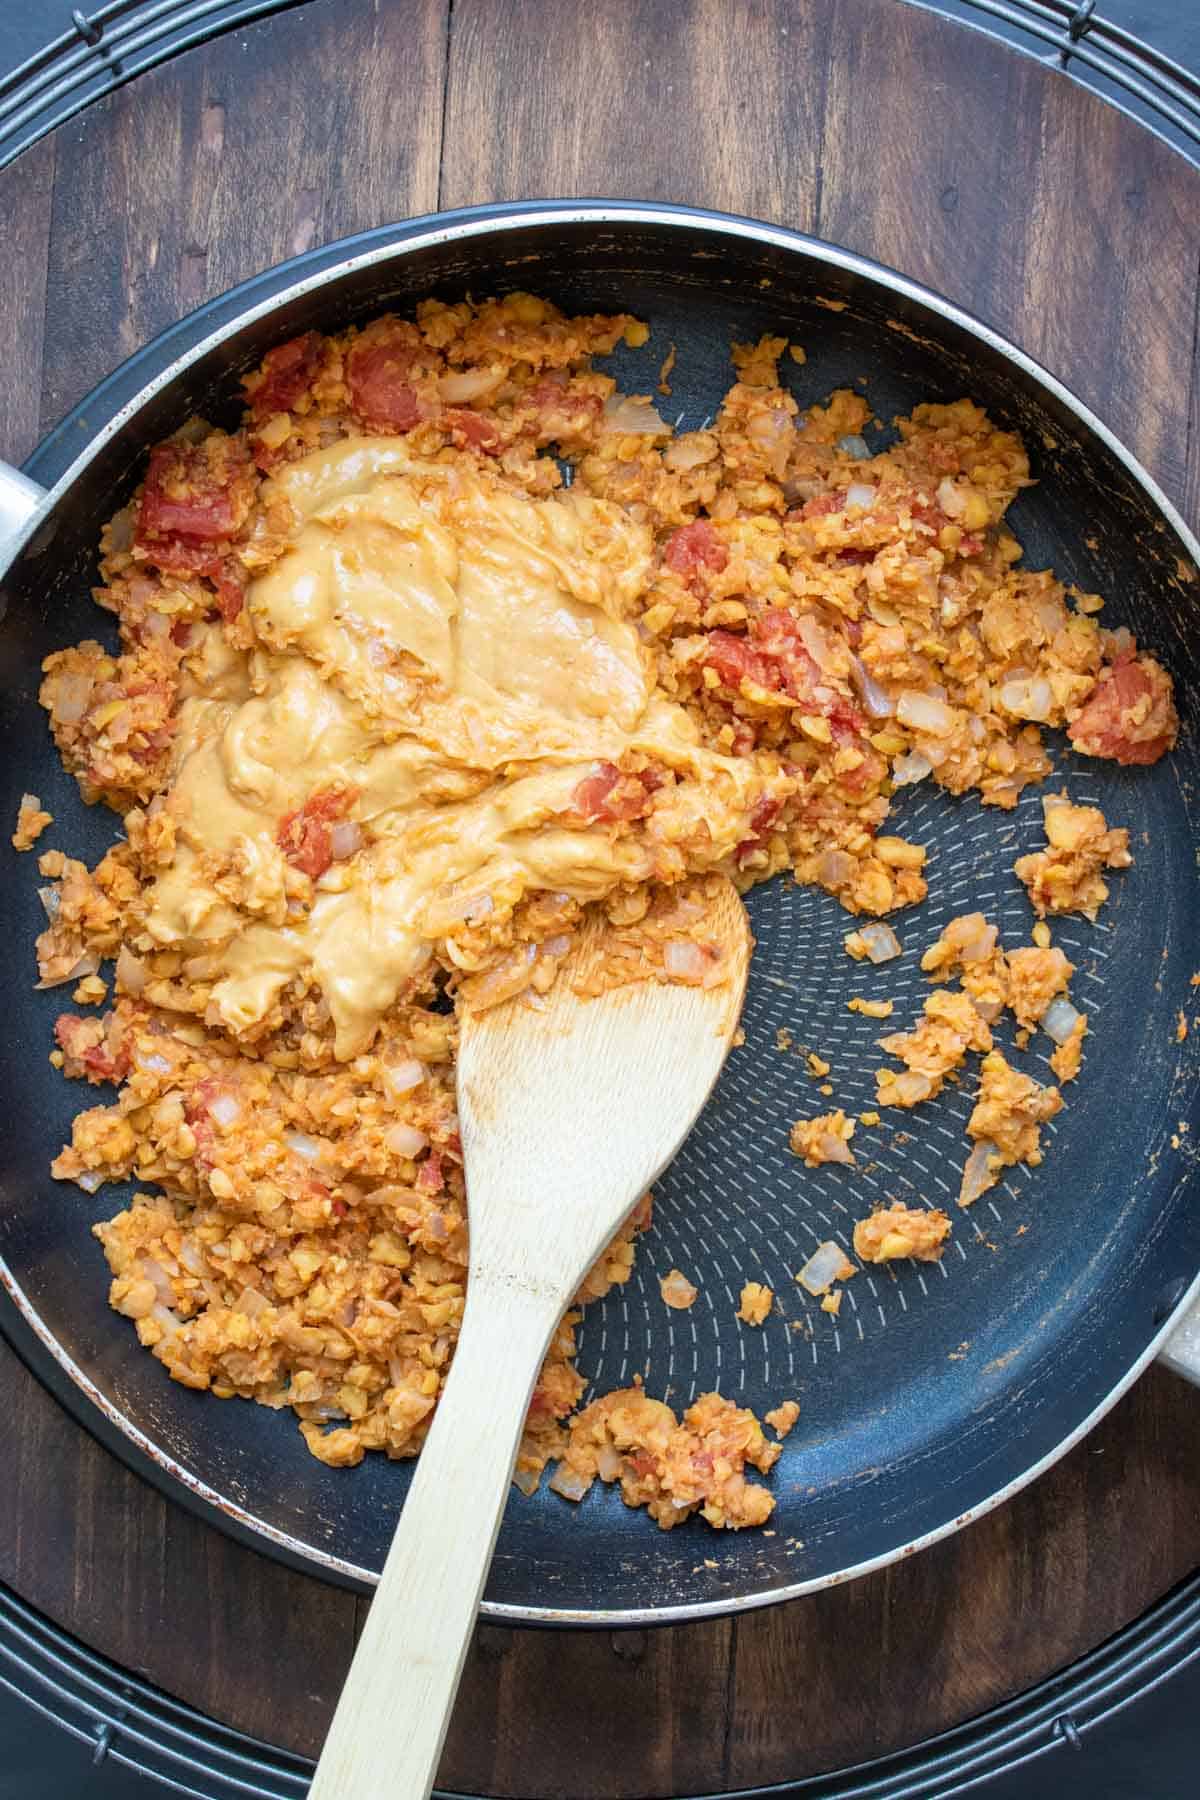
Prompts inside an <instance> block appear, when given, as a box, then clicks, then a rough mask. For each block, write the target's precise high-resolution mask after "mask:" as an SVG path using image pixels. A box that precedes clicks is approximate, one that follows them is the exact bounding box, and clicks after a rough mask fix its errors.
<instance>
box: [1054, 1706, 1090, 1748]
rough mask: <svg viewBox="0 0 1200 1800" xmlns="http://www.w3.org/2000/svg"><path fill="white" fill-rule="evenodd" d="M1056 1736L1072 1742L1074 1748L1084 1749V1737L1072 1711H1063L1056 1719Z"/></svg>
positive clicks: (1066, 1741)
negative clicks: (1071, 1713) (1080, 1733)
mask: <svg viewBox="0 0 1200 1800" xmlns="http://www.w3.org/2000/svg"><path fill="white" fill-rule="evenodd" d="M1054 1736H1055V1737H1058V1738H1062V1739H1063V1741H1064V1743H1067V1744H1070V1746H1071V1748H1072V1750H1082V1749H1083V1739H1082V1737H1081V1736H1080V1735H1079V1727H1078V1725H1077V1724H1076V1723H1075V1721H1074V1719H1073V1718H1072V1717H1071V1715H1070V1713H1063V1714H1062V1715H1061V1717H1060V1718H1057V1719H1055V1721H1054Z"/></svg>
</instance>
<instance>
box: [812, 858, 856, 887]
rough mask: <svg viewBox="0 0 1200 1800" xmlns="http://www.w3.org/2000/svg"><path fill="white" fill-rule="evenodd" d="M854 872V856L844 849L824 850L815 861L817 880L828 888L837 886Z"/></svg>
mask: <svg viewBox="0 0 1200 1800" xmlns="http://www.w3.org/2000/svg"><path fill="white" fill-rule="evenodd" d="M853 873H854V858H853V857H852V856H851V855H849V854H848V852H847V851H845V850H825V851H823V852H822V854H821V856H820V857H819V859H818V861H817V880H818V881H819V882H821V883H822V884H823V885H824V886H825V887H828V888H839V887H842V886H843V885H844V883H845V882H847V881H849V879H850V877H851V876H852V875H853Z"/></svg>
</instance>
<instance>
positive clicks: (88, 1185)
mask: <svg viewBox="0 0 1200 1800" xmlns="http://www.w3.org/2000/svg"><path fill="white" fill-rule="evenodd" d="M105 1179H106V1177H105V1174H104V1171H103V1169H84V1170H82V1172H81V1173H80V1174H78V1175H77V1176H76V1177H75V1186H76V1187H81V1188H82V1189H83V1191H84V1193H85V1194H94V1193H95V1192H96V1189H97V1188H99V1187H103V1186H104V1182H105Z"/></svg>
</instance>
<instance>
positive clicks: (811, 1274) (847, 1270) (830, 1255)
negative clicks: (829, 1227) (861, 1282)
mask: <svg viewBox="0 0 1200 1800" xmlns="http://www.w3.org/2000/svg"><path fill="white" fill-rule="evenodd" d="M854 1273H855V1267H854V1264H853V1263H852V1262H851V1261H850V1259H849V1257H848V1256H847V1255H846V1252H845V1251H844V1250H843V1249H842V1246H841V1245H840V1244H835V1243H834V1242H833V1240H832V1238H827V1239H826V1241H825V1242H824V1243H823V1244H818V1245H817V1247H816V1249H815V1250H814V1251H813V1253H812V1255H811V1256H810V1257H809V1259H808V1261H807V1262H806V1263H805V1265H804V1267H803V1268H802V1269H801V1271H800V1273H799V1274H798V1275H797V1277H796V1280H797V1281H798V1282H799V1283H800V1286H801V1287H802V1288H803V1289H804V1290H805V1292H806V1293H809V1294H824V1293H826V1292H827V1291H828V1290H829V1288H830V1287H832V1285H833V1283H834V1282H835V1281H846V1280H847V1279H848V1278H849V1277H850V1276H851V1275H853V1274H854Z"/></svg>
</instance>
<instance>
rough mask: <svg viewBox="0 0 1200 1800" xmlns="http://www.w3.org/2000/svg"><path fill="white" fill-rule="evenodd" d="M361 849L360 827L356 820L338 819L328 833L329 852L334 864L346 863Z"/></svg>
mask: <svg viewBox="0 0 1200 1800" xmlns="http://www.w3.org/2000/svg"><path fill="white" fill-rule="evenodd" d="M361 849H362V826H361V825H360V824H359V823H358V820H357V819H339V820H338V822H337V824H336V825H334V826H331V828H330V832H329V851H330V854H331V856H332V857H333V860H334V862H346V861H347V860H348V859H349V858H350V857H351V856H356V855H357V854H358V852H359V851H360V850H361Z"/></svg>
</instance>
